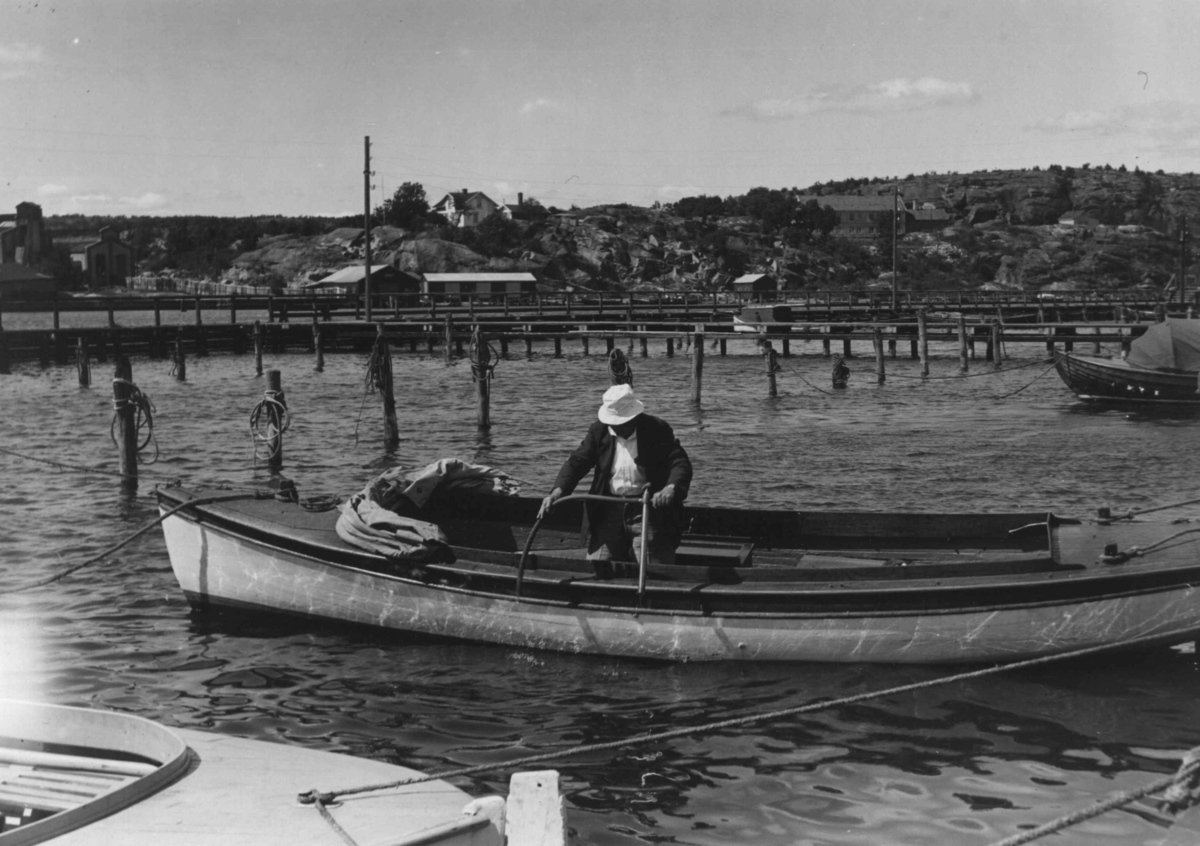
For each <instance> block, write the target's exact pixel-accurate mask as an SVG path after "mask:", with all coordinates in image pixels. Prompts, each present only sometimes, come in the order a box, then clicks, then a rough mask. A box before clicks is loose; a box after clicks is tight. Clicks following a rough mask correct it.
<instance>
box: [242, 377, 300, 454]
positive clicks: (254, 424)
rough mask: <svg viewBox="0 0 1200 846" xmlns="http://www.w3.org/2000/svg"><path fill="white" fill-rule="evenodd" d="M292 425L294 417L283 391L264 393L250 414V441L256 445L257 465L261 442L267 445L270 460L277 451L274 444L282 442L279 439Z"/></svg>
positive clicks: (267, 391)
mask: <svg viewBox="0 0 1200 846" xmlns="http://www.w3.org/2000/svg"><path fill="white" fill-rule="evenodd" d="M291 425H292V416H291V413H290V412H289V411H288V407H287V398H286V397H285V396H284V394H283V391H273V390H270V389H268V390H266V391H263V398H262V399H261V400H259V401H258V405H256V406H254V409H253V410H252V411H251V412H250V441H251V443H253V445H254V458H253V460H254V462H255V463H257V462H258V443H259V441H262V442H263V443H265V444H266V445H267V459H268V460H270V459H271V458H272V457H274V455H275V450H276V449H277V447H275V446H274V445H273V444H276V443H279V442H280V441H279V439H280V438H281V437H282V436H283V434H284V432H286V431H287V430H288V428H289V427H290V426H291ZM264 427H265V428H264ZM272 429H274V431H272Z"/></svg>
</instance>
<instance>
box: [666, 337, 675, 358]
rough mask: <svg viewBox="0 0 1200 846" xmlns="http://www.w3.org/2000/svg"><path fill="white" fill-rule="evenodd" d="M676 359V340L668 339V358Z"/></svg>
mask: <svg viewBox="0 0 1200 846" xmlns="http://www.w3.org/2000/svg"><path fill="white" fill-rule="evenodd" d="M674 357H675V339H674V338H672V337H668V338H667V358H674Z"/></svg>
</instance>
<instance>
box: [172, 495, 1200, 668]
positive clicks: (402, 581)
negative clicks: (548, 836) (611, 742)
mask: <svg viewBox="0 0 1200 846" xmlns="http://www.w3.org/2000/svg"><path fill="white" fill-rule="evenodd" d="M372 487H374V486H373V485H372ZM157 493H158V497H159V507H160V509H161V510H163V511H164V512H166V511H168V510H172V509H178V510H175V511H174V513H172V514H170V515H169V516H168V517H167V518H166V519H165V521H164V522H163V524H162V525H163V533H164V535H165V537H166V542H167V550H168V552H169V554H170V559H171V566H172V567H173V569H174V571H175V575H176V578H177V579H178V580H179V583H180V586H181V587H182V589H183V591H184V593H185V594H186V595H187V597H188V599H189V600H190V601H191V603H192V604H193V605H195V606H197V607H200V608H204V607H210V606H211V607H216V606H224V607H227V608H234V609H246V610H249V611H252V612H259V611H275V612H281V613H285V614H289V615H293V616H298V617H307V618H311V619H314V620H339V621H345V622H352V623H358V624H362V625H369V626H377V627H380V628H384V629H393V630H401V631H409V632H414V633H423V634H429V635H439V636H445V637H452V638H458V639H463V640H472V641H480V642H490V643H496V644H503V645H507V646H513V647H518V648H529V649H548V650H558V651H562V652H574V653H591V654H598V655H617V656H630V657H642V658H653V659H666V660H676V661H713V660H738V661H747V660H749V661H754V660H757V661H825V662H874V663H964V662H977V661H1016V660H1020V659H1024V658H1031V657H1035V656H1042V655H1053V654H1057V653H1063V652H1069V651H1072V650H1076V649H1081V648H1086V647H1095V646H1103V645H1108V644H1112V645H1119V644H1121V643H1123V642H1125V641H1128V640H1131V639H1135V638H1150V639H1159V640H1161V641H1162V642H1164V643H1178V642H1182V641H1186V640H1190V639H1192V638H1193V637H1195V635H1196V633H1197V632H1200V604H1198V603H1197V602H1196V585H1197V584H1198V583H1200V546H1198V545H1197V544H1198V543H1200V535H1193V536H1192V537H1191V538H1188V539H1185V540H1184V541H1182V542H1179V543H1176V544H1172V545H1171V546H1169V547H1164V548H1161V549H1156V550H1155V551H1154V552H1153V553H1151V554H1149V555H1148V556H1146V557H1139V558H1135V559H1132V560H1127V561H1126V562H1125V563H1122V559H1121V552H1120V550H1128V549H1131V548H1133V547H1138V548H1139V549H1145V548H1146V547H1147V546H1148V545H1150V544H1152V543H1154V542H1155V541H1158V540H1161V539H1162V538H1164V537H1167V536H1168V535H1171V534H1173V533H1176V532H1178V528H1177V527H1175V526H1172V525H1171V524H1169V523H1152V522H1120V523H1114V524H1111V525H1108V524H1104V523H1095V522H1089V521H1080V520H1068V519H1060V518H1056V517H1054V516H1053V515H1050V514H1047V513H1045V512H1026V513H1005V514H936V513H882V512H881V513H871V512H818V511H789V510H774V511H767V510H757V509H745V508H721V507H704V506H697V507H688V508H687V509H686V514H685V516H686V519H687V525H690V526H691V527H692V531H693V532H697V534H685V535H684V537H683V542H682V544H681V545H680V547H679V549H678V551H677V560H676V563H674V564H667V565H662V564H650V565H648V566H647V567H646V568H645V569H644V570H642V569H640V568H639V566H638V565H637V564H634V563H623V562H613V563H611V564H599V563H597V562H593V561H589V560H587V559H586V548H584V547H583V546H581V541H580V536H579V522H580V518H581V516H582V502H580V501H579V500H582V499H587V498H589V497H591V496H592V495H589V494H585V495H579V494H574V495H572V496H571V497H564V498H563V499H561V500H559V502H558V504H557V505H556V507H555V510H554V511H553V512H552V513H551V514H550V515H549V516H548V517H546V518H544V519H542V520H539V519H538V517H537V515H538V510H539V506H540V504H541V500H540V499H538V498H535V497H523V496H506V495H501V494H498V493H494V492H488V493H479V492H470V491H464V492H461V493H457V492H453V491H447V492H446V495H445V497H444V498H442V499H440V500H439V499H438V498H435V499H433V500H431V501H430V502H429V503H428V504H427V505H425V506H424V507H423V508H422V509H421V511H420V515H421V516H420V518H419V519H420V525H421V526H422V527H424V531H426V532H427V534H426V535H425V537H428V536H430V535H429V534H428V530H430V529H432V530H433V533H434V534H436V535H437V536H438V542H439V543H441V544H443V546H442V547H441V548H440V549H439V550H438V554H436V555H433V556H431V557H428V558H416V557H403V555H407V553H403V554H401V557H397V555H392V554H389V551H388V550H387V549H384V548H383V547H381V546H370V545H368V546H365V547H360V546H359V544H358V542H351V541H357V540H362V539H361V538H360V539H354V538H348V537H347V536H346V534H345V533H344V532H341V531H339V530H338V529H339V528H341V527H340V526H339V520H340V519H343V518H345V517H346V516H347V515H346V513H343V514H342V515H341V517H339V515H338V512H336V511H326V512H314V511H311V510H306V509H304V508H303V507H302V506H301V505H299V504H296V503H292V502H282V501H277V500H275V499H251V498H249V497H247V498H246V499H245V500H237V501H231V502H222V503H219V504H213V503H208V504H206V503H203V502H198V503H197V504H196V505H195V506H188V505H187V503H188V502H189V500H192V499H200V498H204V497H205V493H204V492H200V491H190V490H187V489H185V488H160V489H159V490H158V491H157ZM359 496H361V495H356V497H359ZM439 496H440V495H439ZM351 502H354V500H351ZM386 511H387V509H384V508H382V505H380V508H377V509H376V510H375V512H374V514H373V516H372V517H371V518H370V526H371V527H389V526H390V525H392V524H395V525H397V526H399V524H400V521H401V520H402V519H404V518H400V517H399V515H397V514H395V513H392V514H391V516H390V517H389V516H388V514H387V513H385V512H386ZM393 518H395V519H393ZM396 532H397V534H400V532H401V529H400V528H397V529H396ZM699 533H703V534H699ZM369 539H370V538H369V537H368V538H367V540H369ZM372 549H375V550H377V551H370V550H372Z"/></svg>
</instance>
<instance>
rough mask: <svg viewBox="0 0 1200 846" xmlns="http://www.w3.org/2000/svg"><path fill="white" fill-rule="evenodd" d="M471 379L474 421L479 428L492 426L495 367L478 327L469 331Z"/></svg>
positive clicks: (492, 357) (489, 350)
mask: <svg viewBox="0 0 1200 846" xmlns="http://www.w3.org/2000/svg"><path fill="white" fill-rule="evenodd" d="M470 356H471V379H472V380H473V381H474V382H475V407H476V415H475V422H476V424H477V425H478V426H479V428H480V429H490V428H491V427H492V412H491V404H492V374H493V371H494V370H495V368H496V365H495V364H494V363H493V359H494V358H495V356H494V355H493V353H492V348H491V345H489V344H488V342H487V340H486V339H485V338H484V336H483V333H482V332H480V331H479V327H478V326H476V327H475V331H474V332H472V333H471V348H470Z"/></svg>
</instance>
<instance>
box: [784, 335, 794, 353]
mask: <svg viewBox="0 0 1200 846" xmlns="http://www.w3.org/2000/svg"><path fill="white" fill-rule="evenodd" d="M783 357H784V358H791V357H792V339H791V338H784V339H783Z"/></svg>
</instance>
